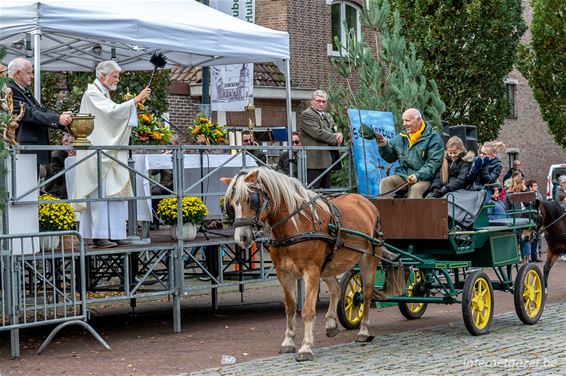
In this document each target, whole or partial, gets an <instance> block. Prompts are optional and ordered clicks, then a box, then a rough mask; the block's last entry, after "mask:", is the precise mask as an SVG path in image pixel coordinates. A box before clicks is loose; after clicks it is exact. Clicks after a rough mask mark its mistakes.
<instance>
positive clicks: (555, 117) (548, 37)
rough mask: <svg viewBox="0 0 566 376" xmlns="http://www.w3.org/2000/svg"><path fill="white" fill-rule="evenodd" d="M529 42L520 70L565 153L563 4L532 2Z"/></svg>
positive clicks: (557, 1)
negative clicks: (530, 36) (530, 37)
mask: <svg viewBox="0 0 566 376" xmlns="http://www.w3.org/2000/svg"><path fill="white" fill-rule="evenodd" d="M531 6H532V10H533V18H532V22H531V35H532V39H531V42H530V43H529V44H526V45H522V46H521V49H520V62H519V69H520V71H521V73H523V75H524V76H525V77H526V78H527V80H528V81H529V85H530V86H531V87H532V88H533V92H534V95H535V98H536V100H537V102H538V104H539V106H540V111H541V114H542V118H543V119H544V120H545V121H546V122H547V123H548V129H549V132H550V134H551V135H552V136H553V137H554V140H555V141H556V143H557V144H559V145H560V146H562V148H564V149H565V150H566V1H565V0H532V1H531Z"/></svg>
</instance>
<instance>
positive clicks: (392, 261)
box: [374, 247, 405, 300]
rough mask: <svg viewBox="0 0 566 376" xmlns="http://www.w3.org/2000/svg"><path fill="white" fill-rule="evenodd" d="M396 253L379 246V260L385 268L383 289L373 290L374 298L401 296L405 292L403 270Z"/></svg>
mask: <svg viewBox="0 0 566 376" xmlns="http://www.w3.org/2000/svg"><path fill="white" fill-rule="evenodd" d="M396 258H397V255H396V254H394V253H393V252H390V251H388V250H387V249H385V248H383V247H382V248H381V262H382V265H383V269H384V270H385V281H384V283H383V290H382V291H377V290H374V298H375V299H377V300H383V299H385V298H387V297H388V296H401V295H403V294H404V293H405V271H404V269H403V265H401V264H400V263H399V262H398V261H397V260H396Z"/></svg>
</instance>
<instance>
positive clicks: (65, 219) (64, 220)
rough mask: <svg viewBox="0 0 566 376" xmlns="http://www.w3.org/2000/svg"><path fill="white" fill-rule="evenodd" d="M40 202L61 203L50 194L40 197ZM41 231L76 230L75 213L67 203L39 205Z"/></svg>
mask: <svg viewBox="0 0 566 376" xmlns="http://www.w3.org/2000/svg"><path fill="white" fill-rule="evenodd" d="M38 200H39V201H59V200H60V199H59V198H57V197H55V196H51V195H48V194H43V195H41V196H39V198H38ZM38 209H39V231H42V232H45V231H67V230H72V229H74V228H75V225H76V222H75V212H74V211H73V207H72V206H71V204H69V203H67V202H61V203H58V202H57V203H48V204H38Z"/></svg>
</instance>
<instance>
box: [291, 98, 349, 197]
mask: <svg viewBox="0 0 566 376" xmlns="http://www.w3.org/2000/svg"><path fill="white" fill-rule="evenodd" d="M327 101H328V95H327V94H326V92H324V91H322V90H316V91H315V92H314V93H313V95H312V98H311V100H310V107H309V108H307V109H306V110H305V111H303V113H302V114H301V130H300V134H301V140H302V142H303V145H304V146H339V145H340V144H342V140H343V138H344V137H343V135H342V133H340V132H336V131H335V129H334V122H333V121H332V117H331V116H330V114H329V113H326V112H324V109H325V108H326V103H327ZM332 161H333V158H332V153H331V151H330V150H309V151H307V181H308V183H310V182H312V181H313V180H315V179H316V178H318V177H319V176H320V175H322V173H323V172H324V170H325V169H327V168H328V166H330V165H331V164H332ZM312 188H330V172H328V173H326V174H324V175H323V176H322V177H321V178H320V179H319V180H318V181H317V182H316V183H315V184H313V185H312Z"/></svg>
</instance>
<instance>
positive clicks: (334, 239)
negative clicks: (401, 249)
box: [226, 184, 383, 271]
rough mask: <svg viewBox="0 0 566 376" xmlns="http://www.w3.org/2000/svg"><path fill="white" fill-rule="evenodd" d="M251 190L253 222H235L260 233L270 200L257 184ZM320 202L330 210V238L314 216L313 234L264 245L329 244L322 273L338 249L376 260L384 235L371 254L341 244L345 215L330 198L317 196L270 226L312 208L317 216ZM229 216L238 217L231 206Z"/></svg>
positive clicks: (274, 225) (272, 240)
mask: <svg viewBox="0 0 566 376" xmlns="http://www.w3.org/2000/svg"><path fill="white" fill-rule="evenodd" d="M252 188H254V189H255V191H251V192H250V193H249V206H250V209H252V210H255V216H254V217H251V218H236V219H234V228H236V227H244V226H250V227H254V228H258V229H263V228H264V227H265V225H264V223H263V221H261V219H260V216H261V213H262V212H263V210H264V209H265V208H267V207H268V206H269V197H268V195H267V194H266V193H265V192H264V191H263V189H262V187H261V186H260V185H258V184H254V185H252ZM337 196H338V195H335V196H332V197H337ZM319 199H320V200H323V201H324V202H325V203H326V204H327V205H328V207H329V208H330V221H329V224H328V231H329V233H328V234H327V233H326V232H325V231H324V228H323V223H322V222H320V221H317V220H315V218H314V215H313V219H312V224H313V227H314V230H313V231H309V232H305V233H301V234H298V235H293V236H290V237H287V238H285V239H282V240H274V239H270V240H269V241H268V242H267V244H265V247H266V248H268V249H269V247H270V246H273V247H287V246H290V245H293V244H297V243H302V242H306V241H312V240H322V241H325V242H327V243H329V244H330V245H331V246H332V247H331V249H330V252H328V253H327V254H326V257H325V259H324V262H323V264H322V267H321V271H323V270H324V268H325V267H326V266H327V265H328V264H329V263H330V262H331V261H332V259H333V257H334V255H335V253H336V251H337V250H338V249H339V248H347V249H350V250H353V251H356V252H360V253H365V254H369V255H372V256H373V257H377V256H376V253H375V247H376V246H377V247H379V246H381V245H382V244H383V240H382V239H383V234H382V233H380V232H379V233H376V234H375V235H377V236H378V239H373V240H372V241H371V243H372V245H373V247H372V252H371V253H370V252H367V251H366V250H363V249H359V248H356V247H353V246H350V245H348V244H345V243H344V242H343V241H342V215H341V214H340V211H339V210H338V208H337V207H336V205H334V204H333V203H332V202H331V201H330V197H327V196H325V195H322V194H318V195H316V196H314V197H313V198H311V199H310V200H309V201H307V202H305V203H304V204H303V205H301V206H300V207H299V208H298V209H297V210H295V211H293V212H291V213H289V214H288V215H287V216H286V217H284V218H283V219H281V220H280V221H278V222H277V223H275V224H273V225H272V226H270V227H271V230H273V229H275V228H277V227H279V226H281V225H283V224H285V223H286V222H288V221H289V220H290V219H291V218H293V217H294V216H296V215H298V214H299V213H301V212H303V211H304V210H306V209H307V208H309V207H311V212H313V213H314V210H315V206H316V205H317V204H316V201H317V200H319ZM226 213H227V214H228V215H229V216H231V217H232V218H233V217H235V213H234V210H233V208H232V206H231V205H226ZM331 225H332V226H331Z"/></svg>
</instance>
